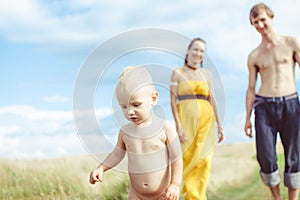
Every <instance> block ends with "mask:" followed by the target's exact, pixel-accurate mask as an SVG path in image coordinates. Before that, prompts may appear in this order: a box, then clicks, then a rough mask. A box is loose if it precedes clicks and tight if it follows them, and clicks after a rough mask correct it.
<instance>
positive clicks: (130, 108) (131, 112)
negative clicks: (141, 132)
mask: <svg viewBox="0 0 300 200" xmlns="http://www.w3.org/2000/svg"><path fill="white" fill-rule="evenodd" d="M127 112H128V114H129V115H132V114H134V109H133V108H132V107H129V108H128V110H127Z"/></svg>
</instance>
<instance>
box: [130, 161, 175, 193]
mask: <svg viewBox="0 0 300 200" xmlns="http://www.w3.org/2000/svg"><path fill="white" fill-rule="evenodd" d="M129 176H130V185H131V190H132V191H131V192H134V193H135V194H136V195H137V196H140V197H149V198H150V197H159V195H161V194H162V193H163V191H164V190H165V189H166V187H167V186H168V185H169V182H170V173H169V168H168V167H166V168H164V169H161V170H158V171H154V172H149V173H139V174H135V173H130V174H129Z"/></svg>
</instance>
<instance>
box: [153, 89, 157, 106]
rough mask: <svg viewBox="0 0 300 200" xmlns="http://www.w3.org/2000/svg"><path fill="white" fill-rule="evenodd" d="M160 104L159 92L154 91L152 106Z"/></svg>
mask: <svg viewBox="0 0 300 200" xmlns="http://www.w3.org/2000/svg"><path fill="white" fill-rule="evenodd" d="M157 102H158V92H157V91H154V92H153V94H152V105H156V104H157Z"/></svg>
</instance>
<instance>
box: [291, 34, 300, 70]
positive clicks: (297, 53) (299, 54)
mask: <svg viewBox="0 0 300 200" xmlns="http://www.w3.org/2000/svg"><path fill="white" fill-rule="evenodd" d="M293 44H294V55H293V57H294V60H295V62H296V63H298V66H299V68H300V39H299V38H297V37H295V38H294V41H293Z"/></svg>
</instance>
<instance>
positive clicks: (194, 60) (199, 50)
mask: <svg viewBox="0 0 300 200" xmlns="http://www.w3.org/2000/svg"><path fill="white" fill-rule="evenodd" d="M205 50H206V45H205V43H203V42H202V41H199V40H196V41H194V42H193V44H192V46H191V47H190V49H188V52H187V53H188V57H187V60H188V63H189V64H190V65H193V66H195V65H199V64H200V63H201V62H202V61H203V56H204V53H205Z"/></svg>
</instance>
